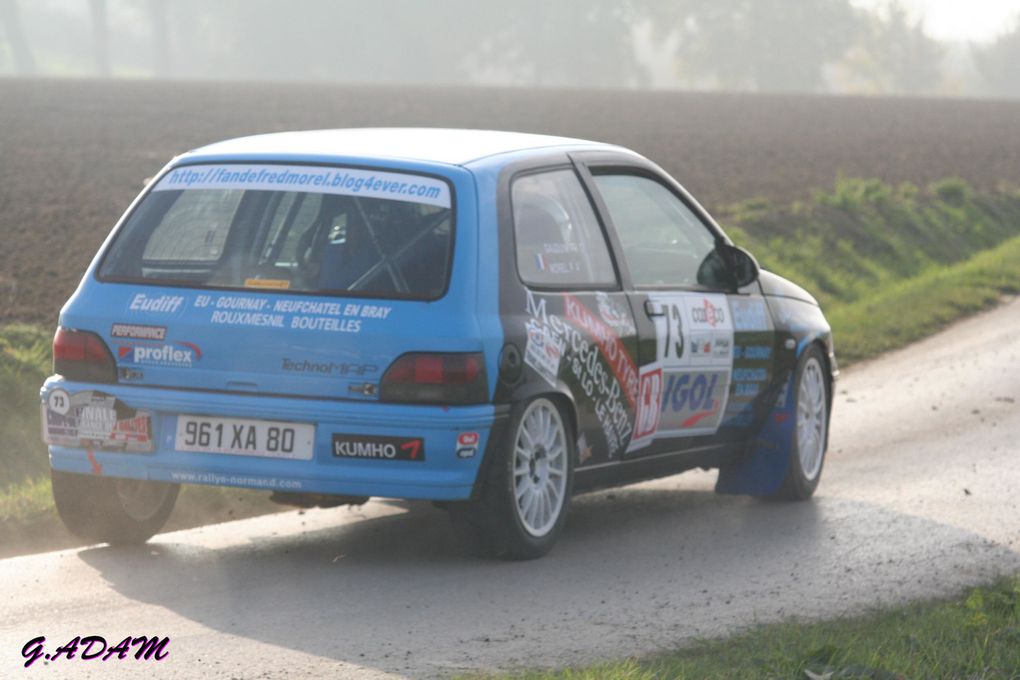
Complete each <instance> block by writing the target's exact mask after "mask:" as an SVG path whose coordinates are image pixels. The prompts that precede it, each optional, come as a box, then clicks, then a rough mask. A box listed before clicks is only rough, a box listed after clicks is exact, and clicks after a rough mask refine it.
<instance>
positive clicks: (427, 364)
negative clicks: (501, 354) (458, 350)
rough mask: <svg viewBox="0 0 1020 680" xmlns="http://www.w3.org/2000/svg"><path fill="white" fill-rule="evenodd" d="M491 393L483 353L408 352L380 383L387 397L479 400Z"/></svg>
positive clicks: (430, 400) (449, 401)
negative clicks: (486, 377)
mask: <svg viewBox="0 0 1020 680" xmlns="http://www.w3.org/2000/svg"><path fill="white" fill-rule="evenodd" d="M488 397H489V390H488V385H487V382H486V379H485V360H484V358H483V356H482V355H481V354H417V353H416V354H405V355H403V356H401V357H399V358H398V359H397V360H396V361H394V362H393V363H392V364H390V367H389V368H388V369H386V373H385V374H383V378H382V382H381V383H380V386H379V398H380V399H382V400H383V401H401V402H412V403H431V404H479V403H482V402H484V401H486V400H487V399H488Z"/></svg>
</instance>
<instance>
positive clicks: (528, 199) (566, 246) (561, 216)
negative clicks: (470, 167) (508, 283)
mask: <svg viewBox="0 0 1020 680" xmlns="http://www.w3.org/2000/svg"><path fill="white" fill-rule="evenodd" d="M511 196H512V202H513V216H514V236H515V240H516V244H517V269H518V271H519V272H520V275H521V280H522V281H524V283H526V284H531V285H537V286H544V287H562V288H573V287H601V286H606V287H609V286H615V285H616V274H615V272H614V270H613V264H612V261H611V260H610V257H609V249H608V247H607V246H606V241H605V237H604V236H603V234H602V229H601V227H600V226H599V223H598V220H597V218H596V217H595V211H594V209H593V208H592V206H591V202H590V201H589V200H588V196H587V194H585V192H584V189H583V188H582V187H581V183H580V182H579V181H578V179H577V175H575V174H574V172H573V171H572V170H553V171H549V172H539V173H535V174H531V175H525V176H523V177H519V178H517V179H516V180H514V183H513V186H512V188H511Z"/></svg>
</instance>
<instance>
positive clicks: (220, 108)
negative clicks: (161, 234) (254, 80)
mask: <svg viewBox="0 0 1020 680" xmlns="http://www.w3.org/2000/svg"><path fill="white" fill-rule="evenodd" d="M379 125H425V126H445V127H477V128H497V129H513V130H523V131H530V132H546V133H552V134H563V135H569V136H575V137H583V138H590V139H597V140H601V141H609V142H615V143H618V144H622V145H625V146H629V147H631V148H633V149H635V150H637V151H639V152H641V153H644V154H645V155H647V156H649V157H650V158H652V159H653V160H655V161H657V162H658V163H660V164H661V165H662V166H663V167H664V168H665V169H666V170H667V171H669V172H670V173H672V174H673V175H675V176H676V177H677V178H678V179H679V180H680V181H681V182H682V183H684V184H685V185H686V186H687V187H688V188H689V189H690V190H691V191H692V192H693V193H694V194H695V195H696V196H698V197H699V198H700V199H701V200H702V201H703V202H704V203H706V204H707V205H708V206H709V207H710V208H711V207H712V206H720V205H723V204H726V203H730V202H734V201H738V200H743V199H747V198H751V197H756V196H762V197H766V198H768V199H770V200H772V201H777V202H788V201H791V200H796V199H801V198H808V197H810V190H811V189H813V188H822V187H830V186H831V185H832V183H833V181H834V180H835V179H836V178H837V177H838V176H839V175H841V174H842V175H846V176H862V177H879V178H882V179H884V180H887V181H892V182H899V181H903V180H910V181H913V182H916V183H925V182H928V181H932V180H936V179H942V178H944V177H949V176H959V177H963V178H964V179H966V180H968V181H969V182H971V183H972V184H974V185H975V186H978V187H993V186H995V185H997V184H998V183H1000V182H1006V183H1009V184H1018V183H1020V103H1008V102H995V101H965V100H936V99H912V98H836V97H821V96H799V95H798V96H777V95H743V94H739V95H738V94H691V93H686V94H684V93H636V92H627V91H565V90H558V91H552V90H511V89H505V90H497V89H490V90H485V89H451V88H445V89H444V88H413V87H403V88H379V87H368V86H357V87H353V86H340V85H326V84H303V85H274V84H240V83H154V82H145V81H138V82H132V81H109V82H103V81H88V80H36V81H33V80H11V79H8V80H3V79H0V235H2V237H3V241H2V243H3V247H2V248H0V322H3V321H11V320H23V321H31V322H37V323H43V324H47V325H53V324H55V322H56V316H57V312H58V310H59V308H60V306H61V304H63V302H64V301H65V300H66V299H67V297H68V296H69V295H70V293H71V292H73V290H74V287H75V286H76V284H77V282H78V280H79V279H80V277H81V274H82V272H83V271H84V269H85V267H86V266H87V265H88V263H89V261H90V260H91V258H92V256H93V254H94V253H95V251H96V249H97V248H98V246H99V244H100V243H101V242H102V240H103V238H104V237H105V236H106V234H107V233H108V231H109V229H110V227H111V226H113V224H114V223H115V222H116V220H117V218H118V217H119V215H120V214H121V213H122V212H123V210H124V209H125V208H126V207H127V206H128V204H129V203H130V201H131V199H132V198H133V197H134V195H135V194H136V193H137V192H138V191H139V189H140V188H141V187H142V183H143V181H144V180H145V178H147V177H149V176H151V175H153V174H154V173H155V172H157V171H158V170H159V169H160V167H161V166H162V165H163V164H164V163H165V162H166V161H167V160H169V159H170V158H171V157H172V156H173V155H175V154H177V153H180V152H182V151H185V150H187V149H189V148H193V147H195V146H199V145H202V144H204V143H207V142H212V141H216V140H219V139H223V138H227V137H234V136H239V135H245V134H253V133H258V132H269V131H276V130H288V129H307V128H323V127H349V126H379Z"/></svg>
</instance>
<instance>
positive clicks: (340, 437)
mask: <svg viewBox="0 0 1020 680" xmlns="http://www.w3.org/2000/svg"><path fill="white" fill-rule="evenodd" d="M333 456H334V457H336V458H364V459H370V460H409V461H416V462H424V461H425V440H424V439H422V438H421V437H378V436H374V435H358V434H334V435H333Z"/></svg>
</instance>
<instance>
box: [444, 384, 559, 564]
mask: <svg viewBox="0 0 1020 680" xmlns="http://www.w3.org/2000/svg"><path fill="white" fill-rule="evenodd" d="M535 409H551V411H552V412H554V413H555V414H556V417H557V418H558V422H559V425H560V426H561V427H562V445H563V451H562V455H563V456H565V460H564V468H563V474H564V480H563V488H562V491H561V493H562V495H561V497H560V500H559V502H558V504H557V503H556V502H553V503H552V505H551V507H549V508H548V509H549V511H550V512H549V517H548V519H547V520H546V521H545V522H543V523H542V526H540V527H537V530H536V528H535V527H532V528H529V526H528V522H529V520H528V518H526V517H524V518H522V514H525V513H526V511H525V510H522V509H521V506H520V504H519V503H518V494H517V493H516V491H517V489H518V488H519V487H518V483H520V484H527V485H528V487H529V488H535V489H537V488H538V486H539V484H538V482H537V481H536V483H535V485H534V486H533V487H532V485H531V480H535V478H536V476H538V477H539V478H540V480H541V482H542V485H543V488H545V486H544V485H545V484H546V483H551V484H553V485H554V486H555V485H557V484H558V483H559V482H556V481H550V480H553V478H554V473H553V472H550V470H551V469H552V467H553V464H552V463H547V465H546V470H545V472H544V473H543V471H542V470H538V471H536V465H538V463H536V465H531V466H530V472H527V473H524V474H516V475H515V472H514V469H515V463H516V462H517V460H518V454H517V442H518V439H519V438H520V437H521V434H520V432H521V429H522V428H523V427H524V421H525V417H526V416H527V417H529V418H531V417H533V416H532V415H531V414H533V413H535V412H536V411H535ZM550 448H553V449H555V448H556V447H555V445H554V446H553V447H550ZM552 453H553V455H555V451H553V452H552ZM492 455H493V456H494V458H493V460H492V461H490V464H489V465H488V468H487V474H486V478H485V480H484V482H483V485H482V490H481V492H480V496H479V497H478V498H477V499H475V500H471V501H466V502H461V503H451V504H450V505H449V512H450V519H451V521H452V522H453V526H454V529H455V530H456V531H457V533H458V535H459V537H460V539H461V541H462V543H463V544H464V547H465V549H466V550H467V551H468V552H469V553H470V554H472V555H476V556H479V557H490V558H500V559H509V560H531V559H535V558H537V557H542V556H543V555H545V554H546V553H548V552H549V550H550V549H552V546H553V544H554V543H555V542H556V539H557V538H558V536H559V534H560V532H561V531H562V529H563V524H564V522H565V521H566V517H567V511H568V509H569V507H570V495H571V492H572V491H573V483H574V455H575V442H574V434H573V428H572V427H571V420H570V419H569V418H568V417H567V415H566V414H565V413H564V412H563V409H562V407H560V406H559V404H557V403H556V401H554V400H551V399H548V398H545V397H537V398H535V399H532V400H531V401H528V402H526V403H524V404H520V405H518V406H517V407H516V408H515V409H514V414H513V416H512V417H511V419H510V427H509V428H507V430H506V437H505V438H504V441H503V442H502V443H501V444H500V446H499V448H497V449H494V450H493V451H492ZM534 458H535V459H536V460H541V456H540V455H539V454H536V455H535V456H534ZM550 460H552V458H551V457H550ZM557 460H558V457H557ZM557 464H558V463H557ZM543 474H545V477H544V478H542V477H541V476H542V475H543ZM525 477H527V478H529V479H525ZM527 493H529V491H528V490H527V489H525V490H524V491H523V492H522V498H523V494H527ZM540 495H542V493H541V492H536V497H537V496H540ZM548 497H549V498H555V495H548ZM523 502H524V501H523V500H522V503H523ZM529 507H530V506H529ZM556 507H558V508H559V509H558V510H556V509H555V508H556ZM534 521H535V522H536V523H537V520H534Z"/></svg>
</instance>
